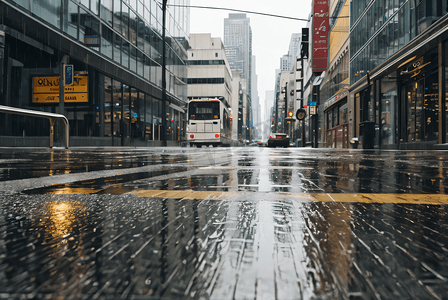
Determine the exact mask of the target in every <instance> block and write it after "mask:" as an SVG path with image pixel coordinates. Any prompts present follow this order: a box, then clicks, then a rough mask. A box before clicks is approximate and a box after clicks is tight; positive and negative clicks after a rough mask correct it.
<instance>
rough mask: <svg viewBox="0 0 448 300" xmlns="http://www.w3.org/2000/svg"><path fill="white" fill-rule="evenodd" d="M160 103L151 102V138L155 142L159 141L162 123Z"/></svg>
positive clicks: (157, 101)
mask: <svg viewBox="0 0 448 300" xmlns="http://www.w3.org/2000/svg"><path fill="white" fill-rule="evenodd" d="M161 102H162V101H160V100H157V99H153V100H152V124H153V128H154V130H153V137H154V140H155V141H158V140H160V126H161V123H162V118H161V115H162V103H161Z"/></svg>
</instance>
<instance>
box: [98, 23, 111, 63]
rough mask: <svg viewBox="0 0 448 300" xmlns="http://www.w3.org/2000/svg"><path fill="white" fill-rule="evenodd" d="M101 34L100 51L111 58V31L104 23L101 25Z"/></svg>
mask: <svg viewBox="0 0 448 300" xmlns="http://www.w3.org/2000/svg"><path fill="white" fill-rule="evenodd" d="M101 31H102V34H101V53H102V54H104V55H106V56H107V57H109V58H112V54H113V53H112V50H113V48H112V45H113V38H112V37H113V33H112V30H110V29H109V28H108V27H107V26H106V25H104V24H103V25H102V29H101Z"/></svg>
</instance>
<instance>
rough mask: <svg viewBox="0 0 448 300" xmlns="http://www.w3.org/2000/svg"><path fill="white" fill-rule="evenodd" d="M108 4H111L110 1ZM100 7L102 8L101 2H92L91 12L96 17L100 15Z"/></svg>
mask: <svg viewBox="0 0 448 300" xmlns="http://www.w3.org/2000/svg"><path fill="white" fill-rule="evenodd" d="M108 2H110V0H109V1H108ZM99 7H100V3H99V0H90V10H91V11H92V12H93V13H94V14H95V15H98V10H99Z"/></svg>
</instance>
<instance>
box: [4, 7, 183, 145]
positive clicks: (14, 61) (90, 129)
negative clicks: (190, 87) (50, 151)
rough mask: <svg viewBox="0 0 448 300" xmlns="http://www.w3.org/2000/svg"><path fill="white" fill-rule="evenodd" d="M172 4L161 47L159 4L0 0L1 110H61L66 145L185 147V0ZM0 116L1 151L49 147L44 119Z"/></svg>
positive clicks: (161, 19)
mask: <svg viewBox="0 0 448 300" xmlns="http://www.w3.org/2000/svg"><path fill="white" fill-rule="evenodd" d="M168 2H169V4H171V5H169V7H168V9H167V12H166V16H167V17H166V31H165V33H166V38H165V41H164V40H163V38H162V36H163V32H162V31H163V11H162V8H161V6H160V5H161V4H160V2H159V1H157V0H147V1H144V0H37V1H36V0H15V1H12V0H0V72H1V74H0V75H1V76H0V78H1V83H0V105H6V106H13V107H19V108H26V109H33V110H40V111H45V112H53V113H63V114H64V115H66V116H67V118H68V119H69V124H70V145H72V146H84V145H94V146H158V145H178V144H181V143H182V142H183V140H184V135H185V134H184V130H185V106H186V100H187V85H186V84H187V79H186V78H187V68H186V59H187V49H188V47H189V46H188V36H189V8H188V6H189V2H190V1H189V0H170V1H168ZM163 43H165V44H166V52H165V53H166V55H165V74H166V76H165V78H166V89H165V90H166V95H167V96H166V101H164V99H165V98H164V97H163V89H162V88H163V86H162V85H163V82H162V72H163V69H164V68H163V66H164V64H163V55H162V54H163V48H164V47H163ZM63 65H72V66H73V69H74V84H73V85H71V86H66V87H65V89H64V90H63V91H64V92H63V94H64V101H60V100H59V95H60V93H59V78H61V75H62V74H63V67H62V66H63ZM61 95H62V94H61ZM0 116H1V117H0V136H1V138H0V146H2V145H3V146H17V145H25V144H27V145H28V144H29V145H31V146H45V145H46V143H48V141H47V139H45V138H44V137H48V135H49V130H50V129H49V128H50V125H49V124H48V123H49V122H48V120H45V119H39V118H34V117H25V116H17V115H7V114H0ZM56 134H57V135H58V132H56ZM40 137H42V139H41V138H40ZM61 139H62V138H61Z"/></svg>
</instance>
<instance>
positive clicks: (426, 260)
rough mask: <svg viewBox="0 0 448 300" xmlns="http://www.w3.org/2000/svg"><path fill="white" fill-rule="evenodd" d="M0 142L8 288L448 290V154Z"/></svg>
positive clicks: (305, 293) (272, 293)
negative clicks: (50, 145) (54, 146)
mask: <svg viewBox="0 0 448 300" xmlns="http://www.w3.org/2000/svg"><path fill="white" fill-rule="evenodd" d="M0 153H1V156H0V199H1V200H0V299H419V300H420V299H448V283H447V281H448V268H447V266H448V263H447V259H448V245H447V243H448V238H447V231H448V222H447V220H448V218H447V208H448V206H447V203H448V196H447V195H446V191H445V189H446V187H448V185H447V182H446V180H447V179H446V178H447V172H448V152H443V151H433V152H418V151H363V150H331V149H301V148H287V149H280V148H278V149H275V148H202V149H196V148H149V149H140V148H139V149H133V148H85V149H82V148H79V149H70V150H64V149H53V150H49V149H6V148H4V149H1V148H0Z"/></svg>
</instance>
